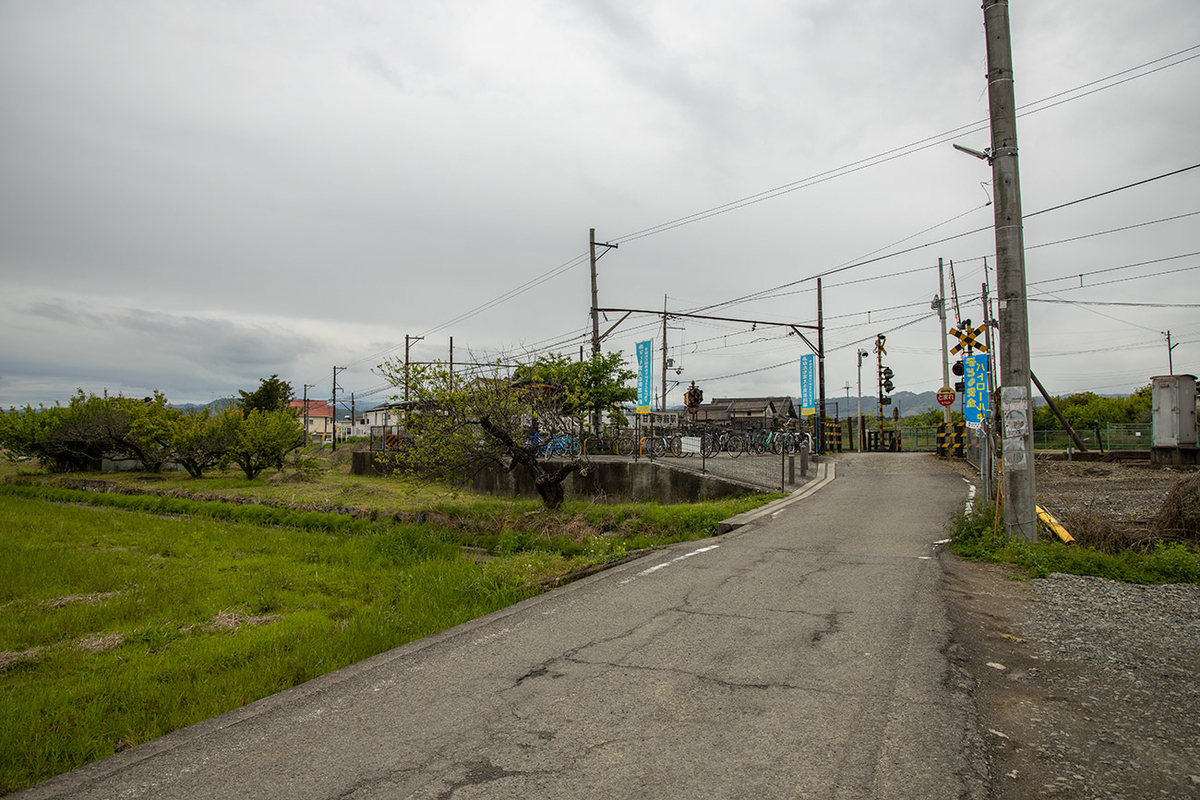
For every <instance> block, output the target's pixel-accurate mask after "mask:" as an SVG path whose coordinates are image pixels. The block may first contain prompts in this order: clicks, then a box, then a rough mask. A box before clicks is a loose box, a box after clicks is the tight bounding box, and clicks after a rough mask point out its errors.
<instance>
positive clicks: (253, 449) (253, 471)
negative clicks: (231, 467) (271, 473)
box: [223, 408, 304, 480]
mask: <svg viewBox="0 0 1200 800" xmlns="http://www.w3.org/2000/svg"><path fill="white" fill-rule="evenodd" d="M223 416H225V417H227V419H226V420H225V421H224V424H226V425H228V426H229V427H230V428H231V429H232V431H233V445H232V447H231V448H230V451H229V458H230V460H232V461H233V463H235V464H237V465H238V466H239V467H241V469H242V472H244V473H246V477H247V478H249V479H250V480H254V478H256V477H257V476H258V474H259V473H260V472H262V471H263V470H264V469H267V468H269V467H274V468H275V469H283V459H284V457H285V456H286V455H287V454H288V452H289V451H291V450H293V449H295V448H297V447H300V446H301V445H302V444H304V431H303V430H302V429H301V425H300V422H299V420H297V419H296V415H295V414H294V413H292V411H291V409H288V408H283V409H277V410H274V411H263V410H261V409H253V410H251V411H250V412H249V413H248V414H246V416H245V417H243V418H242V419H240V420H239V419H237V412H236V411H234V412H233V413H232V419H228V417H229V416H230V412H224V413H223Z"/></svg>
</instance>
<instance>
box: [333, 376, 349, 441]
mask: <svg viewBox="0 0 1200 800" xmlns="http://www.w3.org/2000/svg"><path fill="white" fill-rule="evenodd" d="M345 369H346V368H345V367H334V368H333V402H331V403H330V404H329V414H330V420H329V424H330V431H331V433H330V441H331V442H332V445H333V446H332V448H331V449H332V450H335V451H336V450H337V390H338V385H337V376H338V373H339V372H342V371H344V370H345Z"/></svg>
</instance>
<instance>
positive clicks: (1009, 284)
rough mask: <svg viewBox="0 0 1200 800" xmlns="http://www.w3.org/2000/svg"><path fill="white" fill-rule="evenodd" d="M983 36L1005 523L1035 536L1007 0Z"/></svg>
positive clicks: (992, 8)
mask: <svg viewBox="0 0 1200 800" xmlns="http://www.w3.org/2000/svg"><path fill="white" fill-rule="evenodd" d="M983 21H984V33H985V34H986V37H987V81H988V112H989V113H988V116H989V117H990V119H991V132H992V147H991V157H990V159H989V160H990V161H991V163H992V187H993V190H994V191H995V201H994V203H995V220H996V221H995V227H996V294H997V299H998V305H999V307H1000V308H999V312H1000V314H999V315H1000V384H1001V390H1000V397H1001V401H1000V402H1001V411H1002V413H1003V419H1004V448H1003V457H1004V487H1003V491H1004V527H1005V529H1006V532H1007V533H1008V534H1009V535H1010V536H1020V537H1021V538H1022V539H1024V540H1026V541H1030V542H1034V541H1037V513H1036V508H1035V504H1036V501H1037V486H1036V481H1035V476H1034V461H1033V408H1032V405H1033V403H1032V400H1033V397H1032V392H1031V389H1030V377H1029V375H1030V363H1029V312H1028V308H1027V305H1028V304H1027V303H1026V295H1025V242H1024V235H1023V233H1022V229H1021V228H1022V218H1021V186H1020V171H1019V169H1018V165H1017V111H1016V95H1015V92H1014V91H1013V63H1012V42H1011V40H1010V38H1009V15H1008V0H983Z"/></svg>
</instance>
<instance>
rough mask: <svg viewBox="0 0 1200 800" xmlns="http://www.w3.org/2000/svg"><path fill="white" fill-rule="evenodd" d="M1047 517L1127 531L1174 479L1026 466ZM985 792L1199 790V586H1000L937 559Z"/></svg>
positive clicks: (1090, 582) (996, 576)
mask: <svg viewBox="0 0 1200 800" xmlns="http://www.w3.org/2000/svg"><path fill="white" fill-rule="evenodd" d="M1038 469H1039V474H1038V494H1039V501H1040V502H1041V503H1042V504H1043V505H1045V506H1047V507H1048V508H1050V509H1051V511H1052V512H1054V513H1056V515H1061V516H1063V517H1071V516H1072V515H1075V517H1074V518H1075V519H1080V520H1082V519H1087V518H1089V517H1092V518H1101V519H1106V520H1108V521H1110V522H1112V523H1113V524H1115V525H1117V526H1118V527H1120V526H1126V527H1129V526H1140V525H1144V524H1145V523H1146V521H1147V520H1148V519H1150V518H1152V517H1153V516H1154V514H1155V513H1157V510H1158V506H1159V504H1161V502H1162V497H1163V496H1165V494H1166V492H1167V491H1168V490H1169V489H1170V488H1171V486H1173V485H1174V483H1175V482H1176V481H1177V480H1179V478H1180V477H1181V476H1182V474H1186V472H1184V473H1181V472H1180V471H1175V470H1162V469H1154V468H1151V467H1148V466H1141V465H1118V464H1094V463H1093V464H1081V463H1067V462H1050V463H1041V462H1039V464H1038ZM943 563H944V564H945V567H946V589H947V596H948V598H949V599H950V602H951V609H952V614H953V615H954V619H955V622H956V627H957V629H956V635H955V640H954V644H953V645H952V646H951V648H950V652H951V655H952V657H953V658H954V659H955V661H956V662H957V664H958V665H959V667H960V668H961V669H962V670H963V671H965V672H966V673H968V675H969V677H970V678H972V679H973V680H974V682H975V685H976V689H977V691H976V703H977V707H978V711H979V717H980V722H981V728H982V730H983V734H984V742H983V750H984V755H985V757H986V760H987V762H988V768H989V775H990V781H989V784H990V787H991V793H992V796H993V797H995V798H1002V799H1004V800H1007V798H1026V797H1061V798H1160V797H1163V798H1200V678H1198V666H1200V586H1194V585H1173V586H1139V585H1134V584H1125V583H1120V582H1117V581H1110V580H1106V579H1103V578H1088V577H1080V576H1073V575H1051V576H1050V577H1048V578H1046V579H1041V580H1033V581H1018V580H1014V575H1013V573H1011V572H1008V571H1006V570H1004V569H1001V568H998V567H994V566H989V565H981V564H970V563H967V562H963V561H960V560H959V559H957V558H954V557H953V556H950V555H948V554H947V555H945V557H944V559H943Z"/></svg>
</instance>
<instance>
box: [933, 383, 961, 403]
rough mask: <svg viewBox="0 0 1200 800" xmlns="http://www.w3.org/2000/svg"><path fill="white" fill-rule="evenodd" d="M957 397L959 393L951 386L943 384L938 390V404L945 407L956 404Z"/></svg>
mask: <svg viewBox="0 0 1200 800" xmlns="http://www.w3.org/2000/svg"><path fill="white" fill-rule="evenodd" d="M955 397H957V395H955V394H954V390H953V389H951V388H950V387H949V386H943V387H942V388H940V389H938V390H937V401H938V405H940V406H944V407H945V408H949V407H950V406H952V405H954V399H955Z"/></svg>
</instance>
